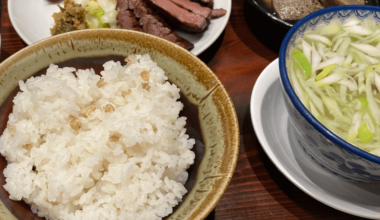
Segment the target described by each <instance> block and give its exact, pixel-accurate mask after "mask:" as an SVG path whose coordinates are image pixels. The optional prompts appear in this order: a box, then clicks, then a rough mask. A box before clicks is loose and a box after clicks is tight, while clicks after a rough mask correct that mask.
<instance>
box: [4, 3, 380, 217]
mask: <svg viewBox="0 0 380 220" xmlns="http://www.w3.org/2000/svg"><path fill="white" fill-rule="evenodd" d="M25 1H27V0H25ZM28 1H32V0H28ZM7 2H8V0H4V5H3V8H2V10H3V15H2V22H1V26H2V27H1V41H2V42H1V57H0V61H3V60H4V59H6V58H8V57H9V56H11V55H12V54H14V53H16V52H17V51H19V50H20V49H22V48H24V47H26V46H27V45H26V44H25V43H24V42H23V41H22V40H21V38H20V37H19V36H18V34H17V33H16V31H15V30H14V28H13V27H12V24H11V22H10V19H9V15H8V9H7ZM286 32H287V29H285V28H282V27H280V26H279V25H277V24H275V23H273V22H272V21H270V20H268V19H267V18H266V17H265V16H263V14H261V13H260V11H258V10H256V8H254V7H253V6H251V5H250V4H249V3H248V2H246V1H245V0H233V3H232V13H231V17H230V21H229V22H228V25H227V27H226V30H225V31H224V32H223V33H222V35H221V36H220V37H219V38H218V40H217V41H216V42H215V43H214V44H213V45H212V46H211V47H210V48H209V49H208V50H206V51H205V52H204V53H202V54H201V55H200V56H199V57H200V58H201V59H202V60H203V61H204V62H205V63H206V64H208V65H209V66H210V68H211V69H212V70H213V71H214V72H215V74H216V75H217V76H218V77H219V79H220V80H221V81H222V83H223V85H224V86H225V87H226V89H227V91H228V92H229V94H230V96H231V98H232V101H233V102H234V105H235V107H236V112H237V116H238V119H239V125H240V126H239V127H240V140H241V143H240V152H239V159H238V162H237V165H236V170H235V174H234V176H233V178H232V181H231V183H230V185H229V187H228V189H227V191H226V192H225V194H224V195H223V197H222V199H221V200H220V202H219V203H218V205H217V206H216V208H215V209H214V211H212V212H211V213H210V215H209V216H208V217H207V220H212V219H217V220H222V219H223V220H231V219H239V220H240V219H359V218H358V217H355V216H352V215H349V214H345V213H343V212H340V211H337V210H335V209H333V208H330V207H329V206H326V205H324V204H322V203H320V202H318V201H317V200H315V199H314V198H312V197H310V196H309V195H307V194H306V193H304V192H303V191H301V190H300V189H298V188H297V187H296V186H295V185H294V184H292V183H291V182H290V181H289V180H288V179H287V178H286V177H285V176H284V175H283V174H282V173H281V172H280V171H279V170H278V169H277V168H276V167H275V165H274V164H273V163H272V162H271V161H270V159H269V158H268V156H267V155H266V154H265V152H264V150H263V148H262V147H261V145H260V143H259V142H258V140H257V138H256V135H255V132H254V128H253V126H252V123H251V115H250V108H249V103H250V98H251V92H252V88H253V86H254V85H255V82H256V79H257V77H258V76H259V75H260V73H261V71H262V70H263V69H264V68H265V67H266V66H267V65H268V64H269V63H271V62H272V61H273V60H275V59H276V58H277V57H278V51H279V48H280V45H281V42H282V39H283V37H284V36H285V34H286ZM379 202H380V201H379Z"/></svg>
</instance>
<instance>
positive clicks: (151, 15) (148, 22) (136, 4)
mask: <svg viewBox="0 0 380 220" xmlns="http://www.w3.org/2000/svg"><path fill="white" fill-rule="evenodd" d="M118 1H123V0H118ZM129 9H132V10H133V14H134V15H135V16H136V17H137V18H140V26H141V27H142V30H143V32H145V33H148V34H152V35H155V36H157V37H161V38H164V39H166V40H168V41H171V42H173V43H175V44H177V45H178V46H181V47H183V48H185V49H188V50H191V49H192V48H194V44H192V43H191V42H190V41H188V40H186V39H183V38H182V37H180V36H178V35H177V34H176V33H175V32H174V31H173V30H172V28H171V27H170V26H169V25H168V24H167V23H166V22H165V21H164V19H163V18H161V17H160V16H159V15H158V14H157V13H155V12H154V11H153V10H152V9H151V8H150V7H149V6H148V5H147V3H146V1H145V0H129Z"/></svg>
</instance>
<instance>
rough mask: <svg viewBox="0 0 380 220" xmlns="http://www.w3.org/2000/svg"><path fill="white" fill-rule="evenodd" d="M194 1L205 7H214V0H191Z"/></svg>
mask: <svg viewBox="0 0 380 220" xmlns="http://www.w3.org/2000/svg"><path fill="white" fill-rule="evenodd" d="M190 1H192V2H196V3H198V4H200V5H202V6H203V7H208V8H211V9H212V8H213V7H214V0H190Z"/></svg>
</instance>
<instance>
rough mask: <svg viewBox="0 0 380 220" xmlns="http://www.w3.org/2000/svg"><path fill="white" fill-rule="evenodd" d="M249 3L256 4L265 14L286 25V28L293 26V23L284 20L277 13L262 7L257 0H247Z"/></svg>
mask: <svg viewBox="0 0 380 220" xmlns="http://www.w3.org/2000/svg"><path fill="white" fill-rule="evenodd" d="M247 1H248V2H249V3H251V5H253V6H255V7H256V8H258V9H259V10H260V11H261V12H262V13H263V14H265V15H266V16H267V17H268V18H270V19H271V20H272V21H274V22H276V23H278V24H280V25H282V26H284V27H286V28H288V29H289V28H291V27H292V26H293V24H291V23H288V22H286V21H284V20H282V19H281V18H279V17H277V16H276V15H274V14H272V13H270V12H268V11H267V10H266V9H265V8H264V7H262V6H261V5H260V4H259V3H257V1H256V0H247Z"/></svg>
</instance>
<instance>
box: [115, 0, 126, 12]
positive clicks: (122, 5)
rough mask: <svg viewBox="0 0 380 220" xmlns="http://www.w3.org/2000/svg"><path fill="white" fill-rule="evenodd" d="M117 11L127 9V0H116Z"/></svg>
mask: <svg viewBox="0 0 380 220" xmlns="http://www.w3.org/2000/svg"><path fill="white" fill-rule="evenodd" d="M116 10H117V11H126V10H129V0H123V1H117V2H116Z"/></svg>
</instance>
